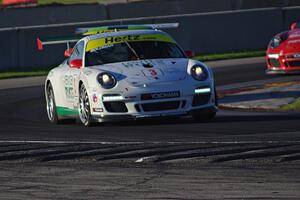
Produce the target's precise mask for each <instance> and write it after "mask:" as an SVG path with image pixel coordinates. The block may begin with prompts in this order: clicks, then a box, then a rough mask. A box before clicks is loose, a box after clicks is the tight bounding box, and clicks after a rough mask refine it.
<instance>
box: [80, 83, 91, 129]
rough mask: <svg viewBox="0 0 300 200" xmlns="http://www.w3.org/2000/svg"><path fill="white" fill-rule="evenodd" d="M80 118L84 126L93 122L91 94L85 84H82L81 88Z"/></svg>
mask: <svg viewBox="0 0 300 200" xmlns="http://www.w3.org/2000/svg"><path fill="white" fill-rule="evenodd" d="M78 109H79V118H80V121H81V123H82V124H83V125H84V126H90V125H91V124H92V121H91V109H90V101H89V96H88V93H87V91H86V88H85V86H84V85H83V84H82V85H81V86H80V90H79V107H78Z"/></svg>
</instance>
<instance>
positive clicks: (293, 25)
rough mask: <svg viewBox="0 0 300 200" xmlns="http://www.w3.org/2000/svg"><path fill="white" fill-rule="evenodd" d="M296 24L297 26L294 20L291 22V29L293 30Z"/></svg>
mask: <svg viewBox="0 0 300 200" xmlns="http://www.w3.org/2000/svg"><path fill="white" fill-rule="evenodd" d="M296 26H297V23H296V22H295V23H292V25H291V30H294V29H295V28H296Z"/></svg>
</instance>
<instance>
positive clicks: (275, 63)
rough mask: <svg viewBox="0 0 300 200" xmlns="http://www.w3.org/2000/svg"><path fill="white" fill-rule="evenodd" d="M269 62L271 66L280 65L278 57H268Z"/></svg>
mask: <svg viewBox="0 0 300 200" xmlns="http://www.w3.org/2000/svg"><path fill="white" fill-rule="evenodd" d="M269 63H270V64H271V66H272V67H280V62H279V60H278V59H275V58H270V59H269Z"/></svg>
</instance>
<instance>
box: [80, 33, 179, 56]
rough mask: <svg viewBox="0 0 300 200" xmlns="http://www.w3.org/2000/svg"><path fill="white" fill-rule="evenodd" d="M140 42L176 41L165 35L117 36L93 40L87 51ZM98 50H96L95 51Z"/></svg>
mask: <svg viewBox="0 0 300 200" xmlns="http://www.w3.org/2000/svg"><path fill="white" fill-rule="evenodd" d="M138 41H157V42H169V43H174V44H175V41H174V40H173V39H172V38H170V37H169V36H167V35H163V34H145V35H125V36H115V37H106V38H100V39H96V40H91V41H89V42H88V44H87V46H86V49H85V51H86V52H90V51H96V50H97V49H101V48H103V47H105V46H107V47H110V46H109V45H113V44H118V43H124V42H138ZM95 49H96V50H95Z"/></svg>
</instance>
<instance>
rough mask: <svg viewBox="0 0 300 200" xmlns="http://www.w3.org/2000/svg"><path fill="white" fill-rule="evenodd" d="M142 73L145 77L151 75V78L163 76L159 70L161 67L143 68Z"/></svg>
mask: <svg viewBox="0 0 300 200" xmlns="http://www.w3.org/2000/svg"><path fill="white" fill-rule="evenodd" d="M143 73H144V75H145V76H146V77H152V78H153V79H156V80H158V79H159V77H162V76H163V73H162V71H161V69H153V68H151V69H147V70H143Z"/></svg>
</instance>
